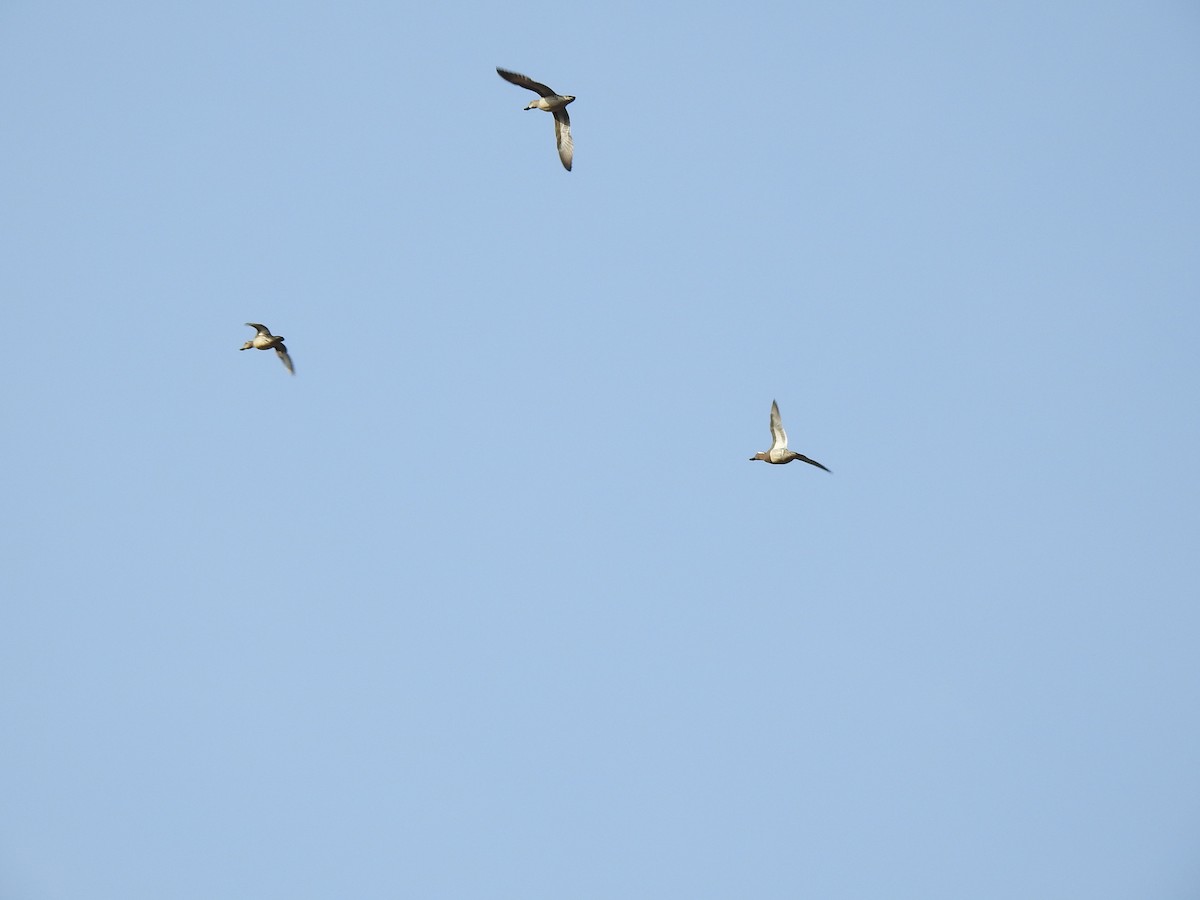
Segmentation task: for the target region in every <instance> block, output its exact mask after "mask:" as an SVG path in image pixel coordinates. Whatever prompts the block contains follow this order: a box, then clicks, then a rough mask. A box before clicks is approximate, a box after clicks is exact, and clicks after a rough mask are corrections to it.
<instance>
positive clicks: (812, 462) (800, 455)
mask: <svg viewBox="0 0 1200 900" xmlns="http://www.w3.org/2000/svg"><path fill="white" fill-rule="evenodd" d="M796 459H798V460H800V461H801V462H806V463H808V464H809V465H810V466H816V467H817V468H818V469H825V467H824V466H823V465H821V464H820V463H819V462H817V461H816V460H815V459H809V458H808V457H807V456H805V455H804V454H803V453H797V454H796ZM825 471H826V472H829V470H828V469H825ZM829 474H830V475H832V474H833V473H832V472H829Z"/></svg>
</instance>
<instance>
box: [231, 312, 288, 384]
mask: <svg viewBox="0 0 1200 900" xmlns="http://www.w3.org/2000/svg"><path fill="white" fill-rule="evenodd" d="M246 324H247V325H249V326H250V327H251V328H256V329H258V334H256V335H255V336H254V337H252V338H251V339H250V340H248V341H246V343H244V344H242V346H241V347H240V348H239V349H241V350H274V351H275V355H276V356H278V357H279V359H280V360H281V361H282V362H283V364H284V366H285V367H286V368H287V370H288V371H289V372H291V373H292V374H293V375H295V374H296V369H295V368H294V367H293V366H292V358H291V357H290V356H288V351H287V347H285V346H283V335H282V334H271V331H270V329H269V328H267V326H266V325H259V324H258V323H257V322H247V323H246Z"/></svg>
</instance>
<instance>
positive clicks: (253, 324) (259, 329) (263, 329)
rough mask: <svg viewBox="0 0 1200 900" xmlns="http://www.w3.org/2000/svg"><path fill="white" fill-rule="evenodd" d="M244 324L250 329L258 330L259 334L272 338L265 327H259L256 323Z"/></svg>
mask: <svg viewBox="0 0 1200 900" xmlns="http://www.w3.org/2000/svg"><path fill="white" fill-rule="evenodd" d="M246 324H247V325H249V326H250V327H251V328H256V329H258V333H259V334H265V335H266V336H267V337H272V336H273V335H272V334H271V331H270V329H268V328H267V326H266V325H259V324H258V323H257V322H247V323H246Z"/></svg>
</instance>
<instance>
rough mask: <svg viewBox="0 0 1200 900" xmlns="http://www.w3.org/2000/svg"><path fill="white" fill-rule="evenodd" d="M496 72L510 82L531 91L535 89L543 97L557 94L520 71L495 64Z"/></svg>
mask: <svg viewBox="0 0 1200 900" xmlns="http://www.w3.org/2000/svg"><path fill="white" fill-rule="evenodd" d="M496 74H497V75H499V76H500V77H501V78H503V79H504V80H505V81H507V82H509V83H510V84H515V85H516V86H517V87H523V88H528V89H529V90H531V91H537V93H539V94H541V95H542V96H543V97H557V96H558V94H557V93H555V92H554V91H552V90H550V88H548V87H546V86H545V85H544V84H542V83H541V82H540V81H534V80H533V79H532V78H530V77H529V76H528V75H522V74H521V73H520V72H510V71H509V70H508V69H502V68H500V67H499V66H496Z"/></svg>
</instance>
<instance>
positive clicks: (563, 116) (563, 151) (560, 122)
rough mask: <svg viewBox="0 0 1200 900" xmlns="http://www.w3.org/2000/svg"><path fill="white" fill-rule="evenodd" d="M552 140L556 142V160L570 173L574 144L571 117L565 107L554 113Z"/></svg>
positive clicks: (573, 156)
mask: <svg viewBox="0 0 1200 900" xmlns="http://www.w3.org/2000/svg"><path fill="white" fill-rule="evenodd" d="M554 139H555V140H556V141H557V142H558V158H559V159H561V160H562V164H563V165H564V166H566V167H567V171H568V172H570V171H571V160H572V159H574V158H575V142H574V141H572V140H571V117H570V116H568V115H567V109H566V107H563V108H562V109H556V110H555V111H554Z"/></svg>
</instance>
